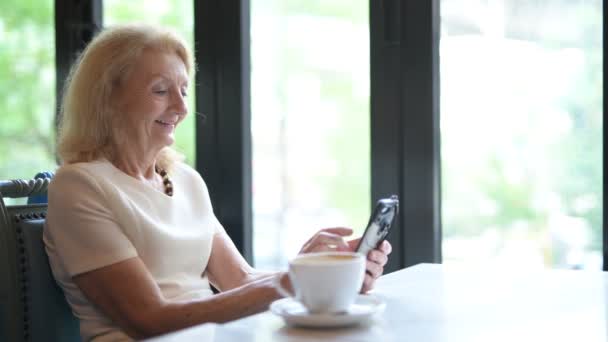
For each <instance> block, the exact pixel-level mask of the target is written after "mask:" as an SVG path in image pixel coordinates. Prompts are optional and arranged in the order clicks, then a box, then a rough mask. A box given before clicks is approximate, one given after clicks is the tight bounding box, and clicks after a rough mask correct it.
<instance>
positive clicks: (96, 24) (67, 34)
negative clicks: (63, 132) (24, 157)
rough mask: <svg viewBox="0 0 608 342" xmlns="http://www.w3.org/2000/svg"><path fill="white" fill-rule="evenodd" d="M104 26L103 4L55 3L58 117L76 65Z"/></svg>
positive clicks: (94, 0) (93, 0) (83, 0)
mask: <svg viewBox="0 0 608 342" xmlns="http://www.w3.org/2000/svg"><path fill="white" fill-rule="evenodd" d="M102 26H103V3H102V0H55V67H56V76H57V80H56V86H57V88H56V94H57V111H56V113H57V115H58V114H59V110H58V109H59V106H60V105H61V99H62V97H63V86H64V83H65V79H66V78H67V76H68V74H69V72H70V67H71V66H72V63H73V62H74V60H75V59H76V57H77V56H78V54H79V53H80V52H81V51H82V50H83V49H84V47H85V46H86V44H87V43H88V42H89V41H91V39H92V38H93V36H94V35H95V33H96V32H97V31H98V30H99V29H101V27H102ZM57 119H58V118H57V117H56V122H57Z"/></svg>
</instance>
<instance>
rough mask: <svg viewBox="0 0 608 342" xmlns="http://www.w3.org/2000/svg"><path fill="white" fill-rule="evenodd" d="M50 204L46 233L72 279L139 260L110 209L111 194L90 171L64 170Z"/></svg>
mask: <svg viewBox="0 0 608 342" xmlns="http://www.w3.org/2000/svg"><path fill="white" fill-rule="evenodd" d="M48 202H49V205H48V212H47V219H46V226H45V229H46V232H45V233H46V234H47V235H48V236H49V237H50V239H51V240H52V241H53V244H54V248H55V249H56V251H55V252H56V253H57V255H58V257H59V259H60V261H61V263H62V264H63V265H64V267H65V269H66V271H67V273H68V274H69V275H70V276H72V277H73V276H75V275H77V274H80V273H84V272H88V271H92V270H95V269H98V268H101V267H104V266H108V265H111V264H114V263H117V262H120V261H123V260H126V259H130V258H132V257H136V256H137V251H136V250H135V247H134V246H133V244H132V243H131V241H130V240H129V239H128V237H127V236H126V235H125V233H124V231H123V230H122V229H121V227H120V226H119V225H118V224H117V222H116V221H115V215H113V214H112V212H111V210H110V209H109V205H108V197H107V194H105V193H104V191H103V189H102V188H101V187H100V186H99V184H98V183H97V182H96V181H95V179H94V178H93V177H92V176H91V175H89V174H88V173H87V172H86V171H84V170H81V169H78V168H76V167H74V166H68V167H64V168H62V169H60V170H59V171H58V172H57V174H56V175H55V177H53V181H52V182H51V184H50V186H49V190H48Z"/></svg>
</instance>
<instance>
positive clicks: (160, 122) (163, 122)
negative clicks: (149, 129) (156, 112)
mask: <svg viewBox="0 0 608 342" xmlns="http://www.w3.org/2000/svg"><path fill="white" fill-rule="evenodd" d="M154 121H155V122H156V123H159V124H161V125H165V126H175V122H166V121H163V120H154Z"/></svg>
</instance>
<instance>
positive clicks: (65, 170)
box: [51, 160, 112, 187]
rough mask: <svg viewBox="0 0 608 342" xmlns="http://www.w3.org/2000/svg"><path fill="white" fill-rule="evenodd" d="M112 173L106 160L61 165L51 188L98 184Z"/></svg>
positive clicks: (110, 166)
mask: <svg viewBox="0 0 608 342" xmlns="http://www.w3.org/2000/svg"><path fill="white" fill-rule="evenodd" d="M111 172H112V165H111V164H110V163H109V162H107V161H105V160H95V161H91V162H79V163H71V164H64V165H61V166H60V167H59V168H58V169H57V171H56V172H55V175H54V176H53V179H52V181H51V187H52V186H53V185H55V186H57V184H63V185H65V184H75V183H82V182H85V183H98V182H97V180H99V179H104V178H105V177H106V176H107V175H108V174H110V173H111Z"/></svg>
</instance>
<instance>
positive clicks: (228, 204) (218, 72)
mask: <svg viewBox="0 0 608 342" xmlns="http://www.w3.org/2000/svg"><path fill="white" fill-rule="evenodd" d="M194 15H195V21H194V22H195V29H194V31H195V33H194V40H195V56H196V61H197V64H198V71H197V74H196V85H197V90H196V91H197V96H196V109H197V112H199V113H202V114H203V115H204V119H202V120H201V119H199V120H197V123H196V168H197V170H198V171H199V172H200V173H201V175H202V176H203V178H204V179H205V181H206V182H207V186H208V187H209V192H210V195H211V200H212V202H213V205H214V210H215V214H216V216H217V217H218V219H219V220H220V222H222V224H223V225H224V227H225V228H226V231H227V232H228V234H229V235H230V237H231V238H232V240H233V241H234V243H235V244H236V246H237V248H238V249H239V251H241V253H242V254H243V255H244V256H245V258H246V259H247V260H248V261H249V262H252V260H253V258H252V209H251V208H252V200H251V182H252V180H251V178H252V176H251V171H252V168H251V123H250V121H251V109H250V84H249V83H250V53H249V47H250V33H249V32H250V27H249V25H250V24H249V16H250V13H249V1H248V0H223V1H216V0H201V1H195V2H194Z"/></svg>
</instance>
